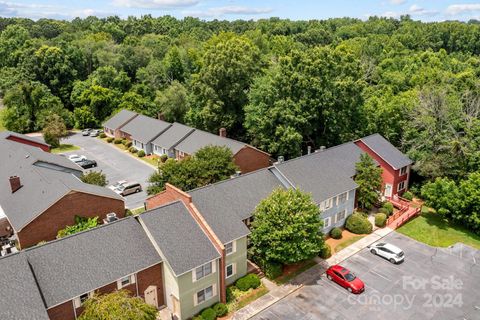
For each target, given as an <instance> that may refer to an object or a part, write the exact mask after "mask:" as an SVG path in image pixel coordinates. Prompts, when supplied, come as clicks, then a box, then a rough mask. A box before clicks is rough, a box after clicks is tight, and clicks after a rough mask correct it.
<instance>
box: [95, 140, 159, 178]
mask: <svg viewBox="0 0 480 320" xmlns="http://www.w3.org/2000/svg"><path fill="white" fill-rule="evenodd" d="M99 140H100V141H102V143H104V144H106V145H107V146H109V147H110V148H113V149H115V150H117V151H118V152H123V153H125V154H127V155H128V156H129V157H130V158H133V159H135V160H137V161H139V162H140V163H143V164H145V165H147V166H149V167H150V168H152V169H155V170H157V169H158V168H157V167H155V166H154V165H151V164H150V163H148V162H145V161H143V160H141V159H138V158H137V157H134V156H132V155H131V154H130V152H128V150H120V149H119V148H117V147H115V146H113V145H111V143H108V142H106V141H104V140H103V139H101V138H99Z"/></svg>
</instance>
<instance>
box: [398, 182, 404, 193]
mask: <svg viewBox="0 0 480 320" xmlns="http://www.w3.org/2000/svg"><path fill="white" fill-rule="evenodd" d="M403 189H405V181H402V182H400V183H399V184H398V191H400V190H403Z"/></svg>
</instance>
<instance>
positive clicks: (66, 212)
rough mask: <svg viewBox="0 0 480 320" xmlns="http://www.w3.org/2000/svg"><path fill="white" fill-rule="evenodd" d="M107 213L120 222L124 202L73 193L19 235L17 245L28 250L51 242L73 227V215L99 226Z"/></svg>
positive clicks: (123, 210) (123, 211) (123, 213)
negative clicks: (88, 219)
mask: <svg viewBox="0 0 480 320" xmlns="http://www.w3.org/2000/svg"><path fill="white" fill-rule="evenodd" d="M110 212H115V213H116V214H117V216H118V217H119V218H123V217H124V216H125V204H124V202H123V201H122V200H119V199H112V198H107V197H101V196H96V195H92V194H87V193H82V192H75V191H72V192H71V193H69V194H67V195H66V196H64V197H63V198H62V199H60V200H59V201H57V202H56V203H55V204H54V205H53V206H51V207H50V208H49V209H47V210H46V211H45V212H43V213H42V214H41V215H40V216H38V217H37V218H36V219H34V220H33V221H32V222H31V223H30V224H28V225H27V226H26V227H24V228H23V229H22V230H21V231H20V232H18V233H17V236H18V240H19V244H20V246H21V247H22V248H27V247H30V246H33V245H36V244H37V243H39V242H40V241H49V240H54V239H55V238H56V236H57V232H58V230H60V229H63V228H65V226H67V225H73V224H75V215H79V216H82V217H96V216H98V217H99V221H100V223H102V220H103V219H104V218H105V216H106V215H107V213H110Z"/></svg>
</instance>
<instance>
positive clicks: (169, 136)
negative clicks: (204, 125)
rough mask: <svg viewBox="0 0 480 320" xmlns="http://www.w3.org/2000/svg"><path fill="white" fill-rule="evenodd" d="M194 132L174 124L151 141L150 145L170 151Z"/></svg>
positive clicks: (192, 129)
mask: <svg viewBox="0 0 480 320" xmlns="http://www.w3.org/2000/svg"><path fill="white" fill-rule="evenodd" d="M194 130H195V129H194V128H191V127H189V126H186V125H183V124H181V123H178V122H174V123H173V124H172V126H171V127H170V128H168V129H167V130H166V131H165V132H163V133H162V134H161V135H159V136H158V137H157V138H156V139H155V140H153V141H152V143H153V144H155V145H157V146H159V147H162V148H165V149H167V150H170V149H171V148H173V147H175V146H176V145H177V144H178V143H179V142H181V141H182V140H183V139H184V138H185V137H186V136H188V135H189V134H190V133H191V132H193V131H194Z"/></svg>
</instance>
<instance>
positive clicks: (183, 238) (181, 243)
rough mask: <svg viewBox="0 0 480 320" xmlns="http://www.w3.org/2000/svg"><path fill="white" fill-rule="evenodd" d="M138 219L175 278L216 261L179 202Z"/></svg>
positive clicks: (188, 213) (217, 256) (212, 249)
mask: <svg viewBox="0 0 480 320" xmlns="http://www.w3.org/2000/svg"><path fill="white" fill-rule="evenodd" d="M139 219H141V220H142V221H143V222H144V224H145V225H146V227H147V229H148V230H149V232H150V234H151V235H152V237H153V238H154V239H155V242H156V243H157V245H158V246H159V248H160V250H161V251H162V253H163V254H164V255H165V258H166V260H167V261H168V263H169V264H170V266H171V267H172V269H173V272H175V274H176V275H177V276H179V275H181V274H184V273H185V272H187V271H189V270H192V269H193V268H195V267H198V266H201V265H203V264H205V263H207V262H209V261H212V260H214V259H217V258H220V254H219V253H218V251H217V250H216V249H215V247H214V245H213V244H212V243H211V242H210V240H209V239H208V237H207V235H206V234H205V233H204V232H203V230H202V229H201V228H200V226H199V225H198V224H197V223H196V221H195V220H194V219H193V217H192V216H191V215H190V212H189V211H188V209H187V208H186V207H185V205H184V204H183V202H181V201H177V202H174V203H171V204H168V205H166V206H163V207H159V208H156V209H153V210H150V211H148V212H145V213H143V214H142V215H140V217H139Z"/></svg>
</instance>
